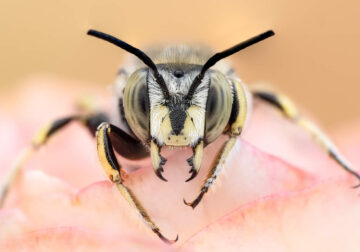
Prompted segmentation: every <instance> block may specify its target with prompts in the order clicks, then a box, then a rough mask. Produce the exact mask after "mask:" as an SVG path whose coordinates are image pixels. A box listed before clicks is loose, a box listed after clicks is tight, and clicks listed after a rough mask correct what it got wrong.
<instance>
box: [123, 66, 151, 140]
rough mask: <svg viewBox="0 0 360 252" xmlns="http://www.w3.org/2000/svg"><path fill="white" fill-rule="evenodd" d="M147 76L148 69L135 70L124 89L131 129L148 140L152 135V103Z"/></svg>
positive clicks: (141, 138)
mask: <svg viewBox="0 0 360 252" xmlns="http://www.w3.org/2000/svg"><path fill="white" fill-rule="evenodd" d="M146 76H147V71H146V70H144V69H140V70H138V71H136V72H134V73H133V74H132V75H131V76H130V77H129V79H128V81H127V84H126V86H125V90H124V110H125V118H126V120H127V122H128V124H129V126H130V128H131V130H132V131H133V132H134V134H135V135H136V136H137V137H138V138H139V139H140V140H142V141H147V140H148V139H149V136H150V133H149V129H150V103H149V95H148V89H147V84H146Z"/></svg>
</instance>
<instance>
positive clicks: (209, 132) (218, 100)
mask: <svg viewBox="0 0 360 252" xmlns="http://www.w3.org/2000/svg"><path fill="white" fill-rule="evenodd" d="M231 105H232V94H231V89H230V84H229V81H228V80H227V79H226V77H225V76H224V75H223V74H221V73H220V72H214V73H211V76H210V87H209V93H208V98H207V102H206V121H205V139H206V142H207V143H210V142H212V141H214V140H215V139H216V138H217V137H218V136H220V135H221V134H222V133H223V132H224V130H225V128H226V125H227V124H228V122H229V118H230V114H231V107H232V106H231Z"/></svg>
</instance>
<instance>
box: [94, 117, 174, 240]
mask: <svg viewBox="0 0 360 252" xmlns="http://www.w3.org/2000/svg"><path fill="white" fill-rule="evenodd" d="M119 132H121V130H120V129H119V128H117V127H116V126H114V125H111V124H109V123H106V122H105V123H102V124H101V125H100V126H99V128H98V130H97V150H98V155H99V158H100V162H101V164H102V166H103V168H104V170H105V172H106V174H107V175H108V176H109V178H110V180H111V181H112V182H113V183H115V184H116V187H117V189H118V190H119V192H120V193H121V194H122V196H123V197H124V199H125V200H126V201H127V202H128V203H129V205H130V206H131V207H133V208H134V209H135V211H136V212H137V213H138V214H139V215H140V216H141V219H142V220H143V222H144V223H145V224H146V225H147V226H148V227H149V228H151V230H152V231H153V232H154V233H156V234H157V235H158V236H159V238H160V239H161V240H163V241H164V242H166V243H170V244H171V243H174V242H176V241H177V239H178V237H176V239H175V240H169V239H167V238H165V237H164V236H163V235H162V234H161V231H160V229H159V227H158V226H156V224H155V223H154V222H153V221H152V220H151V218H150V216H149V214H148V213H147V212H146V210H145V208H144V207H143V206H142V205H141V203H140V202H139V200H138V199H137V198H136V196H135V194H134V193H133V192H132V191H131V190H130V189H129V188H128V187H127V186H125V185H124V184H123V182H124V179H126V173H125V171H123V170H122V169H121V165H120V164H119V163H118V161H117V159H116V157H115V154H114V151H113V145H112V139H113V138H116V137H118V138H119V137H120V138H121V137H122V136H118V135H117V133H119Z"/></svg>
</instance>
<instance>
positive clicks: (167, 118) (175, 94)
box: [88, 30, 274, 146]
mask: <svg viewBox="0 0 360 252" xmlns="http://www.w3.org/2000/svg"><path fill="white" fill-rule="evenodd" d="M88 35H91V36H95V37H98V38H101V39H103V40H106V41H108V42H110V43H112V44H115V45H117V46H119V47H121V48H122V49H124V50H126V51H128V52H130V53H132V54H134V55H135V56H137V57H138V58H139V59H140V60H141V61H142V62H143V63H144V64H145V65H147V68H142V69H139V70H137V71H135V72H134V73H132V75H131V76H130V77H129V79H128V82H127V85H126V87H125V90H124V110H125V117H126V120H127V122H128V123H129V126H130V128H131V129H132V130H133V132H134V134H135V135H136V136H137V137H138V138H139V139H140V140H142V141H144V142H148V141H149V140H150V139H153V140H154V141H156V142H157V144H158V145H160V146H162V145H170V146H187V145H191V146H195V145H196V143H197V142H198V141H199V140H201V139H202V138H204V135H205V137H206V138H207V139H205V140H207V142H211V141H212V140H214V139H215V138H216V137H217V136H218V135H220V134H221V133H222V131H223V130H224V128H225V126H226V124H227V122H228V119H229V117H230V113H231V104H232V93H231V84H230V83H228V80H227V79H226V78H225V76H224V75H223V74H222V73H220V72H218V71H215V70H209V69H210V67H212V66H213V65H215V63H216V62H218V61H219V60H221V59H223V58H225V57H228V56H230V55H232V54H234V53H236V52H238V51H240V50H242V49H244V48H246V47H248V46H250V45H252V44H255V43H257V42H259V41H262V40H264V39H266V38H268V37H270V36H272V35H274V32H273V31H267V32H265V33H262V34H260V35H258V36H255V37H253V38H251V39H249V40H246V41H244V42H242V43H240V44H237V45H235V46H233V47H231V48H229V49H227V50H225V51H222V52H219V53H216V54H215V55H213V56H212V57H210V58H209V59H208V61H206V63H205V64H204V65H191V64H181V63H177V64H171V63H170V64H158V65H155V63H154V62H153V61H152V60H151V59H150V58H149V57H148V56H147V55H146V54H145V53H144V52H142V51H141V50H139V49H137V48H135V47H133V46H131V45H129V44H127V43H125V42H124V41H122V40H119V39H117V38H115V37H113V36H111V35H108V34H105V33H102V32H99V31H95V30H89V31H88ZM208 70H209V71H208Z"/></svg>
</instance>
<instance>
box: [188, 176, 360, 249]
mask: <svg viewBox="0 0 360 252" xmlns="http://www.w3.org/2000/svg"><path fill="white" fill-rule="evenodd" d="M359 211H360V201H359V197H358V192H357V191H356V190H352V189H349V188H348V185H347V184H344V183H332V184H322V185H319V186H316V187H314V188H311V189H309V190H305V191H303V192H296V193H284V194H282V195H277V196H275V197H272V196H269V197H266V198H264V199H260V200H256V201H253V202H251V203H250V204H248V205H245V206H242V207H240V208H239V209H237V210H236V211H234V212H233V213H231V214H229V215H227V216H225V217H223V218H221V219H220V220H218V221H217V222H216V223H214V224H212V225H210V226H208V227H207V228H205V229H204V230H203V231H201V232H199V233H198V234H196V235H194V236H193V237H192V238H191V239H190V240H189V241H188V242H187V243H186V244H185V245H184V246H183V248H184V249H185V250H186V249H191V250H192V251H240V250H241V251H358V250H359V240H360V232H359V231H358V230H359V224H360V214H359Z"/></svg>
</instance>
